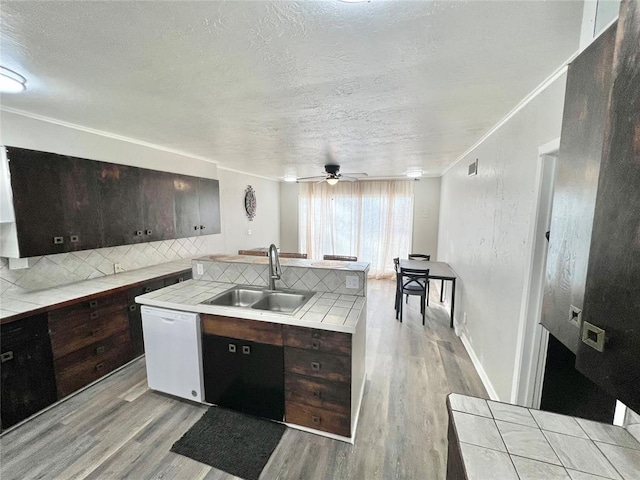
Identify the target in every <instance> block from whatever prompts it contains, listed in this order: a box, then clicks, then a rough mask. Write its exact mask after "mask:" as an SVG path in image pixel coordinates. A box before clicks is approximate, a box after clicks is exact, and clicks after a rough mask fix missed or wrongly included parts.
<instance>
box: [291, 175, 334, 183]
mask: <svg viewBox="0 0 640 480" xmlns="http://www.w3.org/2000/svg"><path fill="white" fill-rule="evenodd" d="M326 178H327V176H326V175H315V176H313V177H299V178H297V179H296V181H297V182H299V181H300V180H325V179H326Z"/></svg>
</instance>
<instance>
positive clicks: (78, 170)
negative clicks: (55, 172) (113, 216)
mask: <svg viewBox="0 0 640 480" xmlns="http://www.w3.org/2000/svg"><path fill="white" fill-rule="evenodd" d="M59 158H60V163H61V169H60V193H61V201H62V209H63V215H64V229H63V232H64V246H65V251H67V252H69V251H76V250H87V249H91V248H100V247H101V246H102V213H101V209H100V197H99V195H98V178H97V170H98V165H97V164H96V162H92V161H90V160H84V159H81V158H74V157H59Z"/></svg>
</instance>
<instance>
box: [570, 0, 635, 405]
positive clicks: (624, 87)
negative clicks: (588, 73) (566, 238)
mask: <svg viewBox="0 0 640 480" xmlns="http://www.w3.org/2000/svg"><path fill="white" fill-rule="evenodd" d="M638 45H640V4H639V3H638V2H636V1H623V2H622V5H621V8H620V17H619V20H618V33H617V36H616V47H615V55H614V61H615V64H614V65H613V73H612V83H613V84H612V89H611V104H610V108H609V111H608V112H607V115H606V119H607V123H606V130H605V134H604V139H605V140H604V146H603V149H602V162H601V165H600V176H599V179H598V194H597V198H596V204H595V214H594V220H593V233H592V235H591V249H590V251H589V266H588V269H587V281H586V287H585V302H584V311H583V327H582V336H581V340H582V341H581V342H580V345H579V348H578V353H577V355H576V368H577V369H578V370H579V371H581V372H582V373H583V374H584V375H585V376H587V377H589V378H590V379H591V380H593V381H594V382H595V383H596V384H598V385H600V386H601V387H603V388H604V389H605V390H606V391H607V392H609V393H610V394H612V395H613V396H615V397H616V398H618V399H619V400H621V401H622V402H623V403H625V404H626V405H627V406H629V407H631V408H632V409H633V410H635V411H640V353H639V352H640V300H639V299H640V55H638ZM598 347H601V350H602V351H599V350H600V349H599V348H598Z"/></svg>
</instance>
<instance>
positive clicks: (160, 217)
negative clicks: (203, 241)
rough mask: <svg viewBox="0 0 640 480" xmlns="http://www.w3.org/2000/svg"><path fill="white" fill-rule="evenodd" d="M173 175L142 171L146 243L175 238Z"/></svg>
mask: <svg viewBox="0 0 640 480" xmlns="http://www.w3.org/2000/svg"><path fill="white" fill-rule="evenodd" d="M173 177H174V175H173V174H170V173H166V172H157V171H155V170H140V190H141V194H142V211H143V219H144V221H143V224H144V241H145V242H153V241H157V240H168V239H171V238H175V230H176V225H175V206H174V198H175V195H174V190H173Z"/></svg>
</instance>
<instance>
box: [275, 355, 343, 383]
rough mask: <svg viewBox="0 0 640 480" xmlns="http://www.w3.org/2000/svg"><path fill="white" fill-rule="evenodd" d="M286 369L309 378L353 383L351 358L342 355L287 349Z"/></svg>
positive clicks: (285, 357)
mask: <svg viewBox="0 0 640 480" xmlns="http://www.w3.org/2000/svg"><path fill="white" fill-rule="evenodd" d="M284 369H285V371H287V372H291V373H297V374H298V375H305V376H307V377H315V378H323V379H325V380H331V381H334V382H346V383H349V382H351V358H350V357H344V356H342V355H331V354H329V353H322V352H316V351H314V350H302V349H300V348H289V347H285V349H284Z"/></svg>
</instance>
